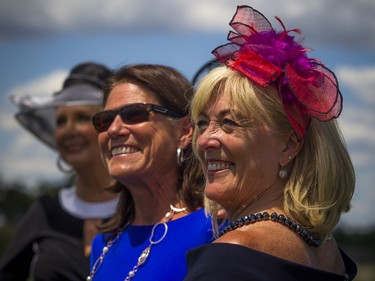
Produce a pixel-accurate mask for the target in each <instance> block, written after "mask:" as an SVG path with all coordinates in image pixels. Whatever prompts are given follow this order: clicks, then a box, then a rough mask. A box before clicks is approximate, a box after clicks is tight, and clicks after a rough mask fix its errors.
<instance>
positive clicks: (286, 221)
mask: <svg viewBox="0 0 375 281" xmlns="http://www.w3.org/2000/svg"><path fill="white" fill-rule="evenodd" d="M267 220H271V221H274V222H279V223H281V224H283V225H285V226H287V227H289V228H290V229H292V230H293V231H295V232H296V233H298V235H299V236H301V237H302V239H303V240H304V241H305V242H306V243H307V244H308V245H309V246H312V247H314V248H317V247H319V246H320V245H322V240H320V239H318V238H315V237H314V236H312V235H311V234H310V232H308V231H307V230H306V229H303V228H302V227H301V226H299V225H298V224H297V223H296V222H294V221H292V220H291V219H290V218H288V217H286V216H284V215H278V214H277V213H275V212H274V213H272V214H271V216H270V215H269V214H268V213H267V212H264V213H257V214H251V215H246V216H244V217H240V218H238V219H236V220H234V221H232V222H231V223H230V224H229V225H227V226H226V227H224V228H223V229H222V230H221V231H220V233H219V237H220V236H222V235H224V234H225V233H227V232H229V231H232V230H235V229H237V228H239V227H241V226H244V225H249V224H253V223H256V222H260V221H267Z"/></svg>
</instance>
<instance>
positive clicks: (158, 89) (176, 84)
mask: <svg viewBox="0 0 375 281" xmlns="http://www.w3.org/2000/svg"><path fill="white" fill-rule="evenodd" d="M127 82H131V83H135V84H137V85H139V86H142V87H145V88H146V89H148V90H149V91H150V92H151V93H152V94H153V95H154V96H155V97H156V98H157V99H158V101H159V102H160V105H162V106H164V107H166V108H169V109H171V110H173V111H175V112H177V113H180V114H181V115H182V116H188V114H189V104H190V101H191V99H192V97H193V95H194V88H193V86H192V84H191V83H190V82H189V80H188V79H187V78H185V77H184V76H183V75H182V74H181V73H180V72H178V71H177V70H175V69H174V68H172V67H169V66H164V65H155V64H136V65H128V66H125V67H122V68H120V69H119V70H118V71H116V72H115V74H114V75H113V76H112V77H111V78H110V79H109V81H108V86H107V89H106V91H105V92H104V101H103V104H104V105H105V104H106V102H107V99H108V96H109V94H110V92H111V90H112V89H113V88H114V87H115V86H116V85H118V84H122V83H127ZM184 156H185V157H184V158H185V160H184V162H183V164H182V166H181V167H179V168H180V169H179V172H180V174H179V181H178V187H177V190H178V191H177V192H178V194H177V199H178V200H180V201H182V202H183V203H184V204H185V206H186V207H187V209H188V210H189V211H194V210H196V209H198V208H200V207H203V186H204V176H203V172H202V169H201V166H200V164H199V162H198V160H197V159H196V158H195V157H194V154H193V151H192V147H191V144H189V145H188V146H187V147H186V148H185V149H184ZM176 165H177V163H176ZM110 190H111V191H113V192H117V193H120V198H119V203H118V206H117V210H116V212H115V214H114V216H113V217H112V218H111V219H110V220H109V221H107V222H106V223H105V224H103V225H102V226H101V227H100V230H101V231H102V232H104V233H111V234H115V233H116V231H117V230H118V229H122V228H124V227H126V226H127V225H129V224H131V223H132V222H133V221H134V218H135V209H134V200H133V197H132V196H131V194H130V192H129V190H128V189H127V187H126V186H125V185H123V184H121V183H120V182H116V183H115V185H114V186H112V187H110Z"/></svg>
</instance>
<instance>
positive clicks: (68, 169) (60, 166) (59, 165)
mask: <svg viewBox="0 0 375 281" xmlns="http://www.w3.org/2000/svg"><path fill="white" fill-rule="evenodd" d="M56 163H57V168H58V169H59V170H60V172H63V173H64V174H71V173H73V171H74V169H73V167H70V166H68V165H67V164H66V163H65V162H64V160H63V159H62V158H61V156H60V155H59V157H58V158H57V162H56Z"/></svg>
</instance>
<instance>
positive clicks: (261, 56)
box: [212, 6, 342, 139]
mask: <svg viewBox="0 0 375 281" xmlns="http://www.w3.org/2000/svg"><path fill="white" fill-rule="evenodd" d="M276 19H277V20H278V21H279V22H280V24H281V26H282V27H283V29H284V30H283V31H281V32H277V31H275V30H274V29H273V27H272V25H271V23H270V22H269V21H268V20H267V19H266V18H265V17H264V16H263V15H262V14H261V13H260V12H258V11H257V10H255V9H253V8H251V7H249V6H238V7H237V11H236V13H235V15H234V16H233V18H232V20H231V22H230V23H229V25H230V26H231V27H232V28H233V29H234V30H235V31H236V32H237V33H236V32H233V31H230V32H229V34H228V38H227V39H228V40H229V41H230V43H227V44H225V45H221V46H219V47H217V48H216V49H214V50H213V51H212V53H213V54H214V55H215V56H216V58H217V59H218V60H219V61H221V62H223V63H225V64H226V65H227V66H228V67H230V68H232V69H233V70H236V71H239V72H241V73H242V74H243V75H245V76H246V77H247V78H248V79H249V80H251V81H253V82H254V83H256V84H257V85H259V86H262V87H267V86H269V85H271V84H276V85H277V86H278V89H279V93H280V98H281V100H282V103H283V106H284V110H285V112H286V115H287V117H288V119H289V121H290V123H291V124H292V126H293V128H294V130H295V132H296V134H297V137H298V139H302V138H303V137H304V135H305V133H306V131H307V128H308V126H309V123H310V120H311V117H313V118H316V119H318V120H320V121H329V120H331V119H334V118H337V117H338V116H339V115H340V113H341V109H342V96H341V93H340V90H339V86H338V82H337V79H336V77H335V74H334V73H333V72H332V71H330V70H329V69H328V68H326V67H325V66H324V65H323V64H322V63H321V62H320V61H318V60H316V59H314V58H309V57H307V54H306V53H307V51H309V50H307V49H305V48H304V47H303V46H302V45H301V44H300V43H299V42H297V41H295V40H294V37H293V36H291V35H289V34H290V33H291V32H295V33H298V34H300V33H301V31H300V30H298V29H294V30H288V31H287V30H286V29H285V27H284V25H283V23H282V22H281V20H280V19H279V18H277V17H276Z"/></svg>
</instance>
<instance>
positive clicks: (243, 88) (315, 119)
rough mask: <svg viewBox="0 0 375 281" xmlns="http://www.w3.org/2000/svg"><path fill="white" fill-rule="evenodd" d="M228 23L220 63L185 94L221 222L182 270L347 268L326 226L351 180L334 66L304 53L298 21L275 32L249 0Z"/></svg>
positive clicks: (351, 267) (300, 274) (226, 276)
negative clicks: (291, 27)
mask: <svg viewBox="0 0 375 281" xmlns="http://www.w3.org/2000/svg"><path fill="white" fill-rule="evenodd" d="M278 20H279V19H278ZM279 21H280V20H279ZM280 23H281V21H280ZM230 25H231V26H232V27H233V28H234V29H235V30H236V31H237V33H235V32H230V34H229V36H228V39H229V40H230V41H231V42H230V43H228V44H226V45H223V46H219V47H218V48H216V49H215V50H214V51H213V54H214V55H215V56H216V57H217V59H218V60H219V61H221V62H223V63H224V64H225V65H224V66H220V67H217V68H215V69H214V70H212V71H211V72H209V73H208V74H207V75H206V76H205V77H204V78H203V79H202V81H201V82H200V84H199V86H198V89H197V93H196V95H195V96H194V99H193V101H192V104H191V114H192V120H193V122H194V123H195V125H196V129H195V133H194V138H193V147H194V149H195V153H196V155H197V156H198V158H199V160H200V162H201V165H202V166H203V170H204V173H205V179H206V184H205V196H206V198H207V200H206V201H207V202H206V211H207V212H209V213H211V214H212V216H213V217H214V218H215V214H216V213H217V210H218V208H221V207H223V208H224V209H225V210H226V213H227V215H228V225H227V226H225V227H224V228H223V229H222V230H221V231H220V232H219V231H218V232H217V239H216V240H215V241H214V242H213V243H211V244H208V245H205V246H201V247H198V248H196V249H193V250H191V251H189V252H188V270H189V271H188V274H187V277H186V279H185V280H187V281H190V280H194V281H199V280H205V281H209V280H215V281H217V280H288V281H289V280H327V281H328V280H330V281H332V280H352V279H353V278H354V277H355V275H356V272H357V268H356V265H355V263H354V262H353V261H352V260H351V259H350V258H349V257H348V256H347V255H346V254H345V253H344V252H343V251H342V250H341V249H340V248H339V246H338V245H337V244H336V242H335V239H334V238H333V237H332V231H333V229H334V227H335V226H336V225H337V223H338V221H339V219H340V216H341V214H342V213H343V212H348V211H349V209H350V201H351V198H352V195H353V192H354V185H355V174H354V169H353V165H352V162H351V160H350V157H349V154H348V151H347V148H346V146H345V142H344V139H343V137H342V135H341V132H340V130H339V127H338V125H337V122H336V120H335V118H337V117H338V116H339V114H340V113H341V108H342V96H341V93H340V91H339V88H338V83H337V80H336V77H335V75H334V74H333V72H331V71H330V70H329V69H327V68H326V67H325V66H324V65H323V64H322V63H321V62H319V61H318V60H316V59H312V58H308V57H307V55H306V49H305V48H303V47H302V46H301V45H300V43H299V42H297V41H296V40H295V39H294V37H293V36H291V35H290V33H292V32H295V31H297V32H298V33H299V32H300V31H299V30H292V31H287V30H285V28H284V30H283V31H281V32H276V31H275V30H274V29H273V28H272V26H271V24H270V23H269V22H268V20H267V19H266V18H265V17H264V16H263V15H262V14H261V13H259V12H258V11H256V10H254V9H252V8H251V7H248V6H239V7H238V8H237V12H236V14H235V15H234V17H233V19H232V21H231V23H230ZM215 221H216V220H215V219H214V220H213V222H215ZM216 229H218V228H217V225H216Z"/></svg>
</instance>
